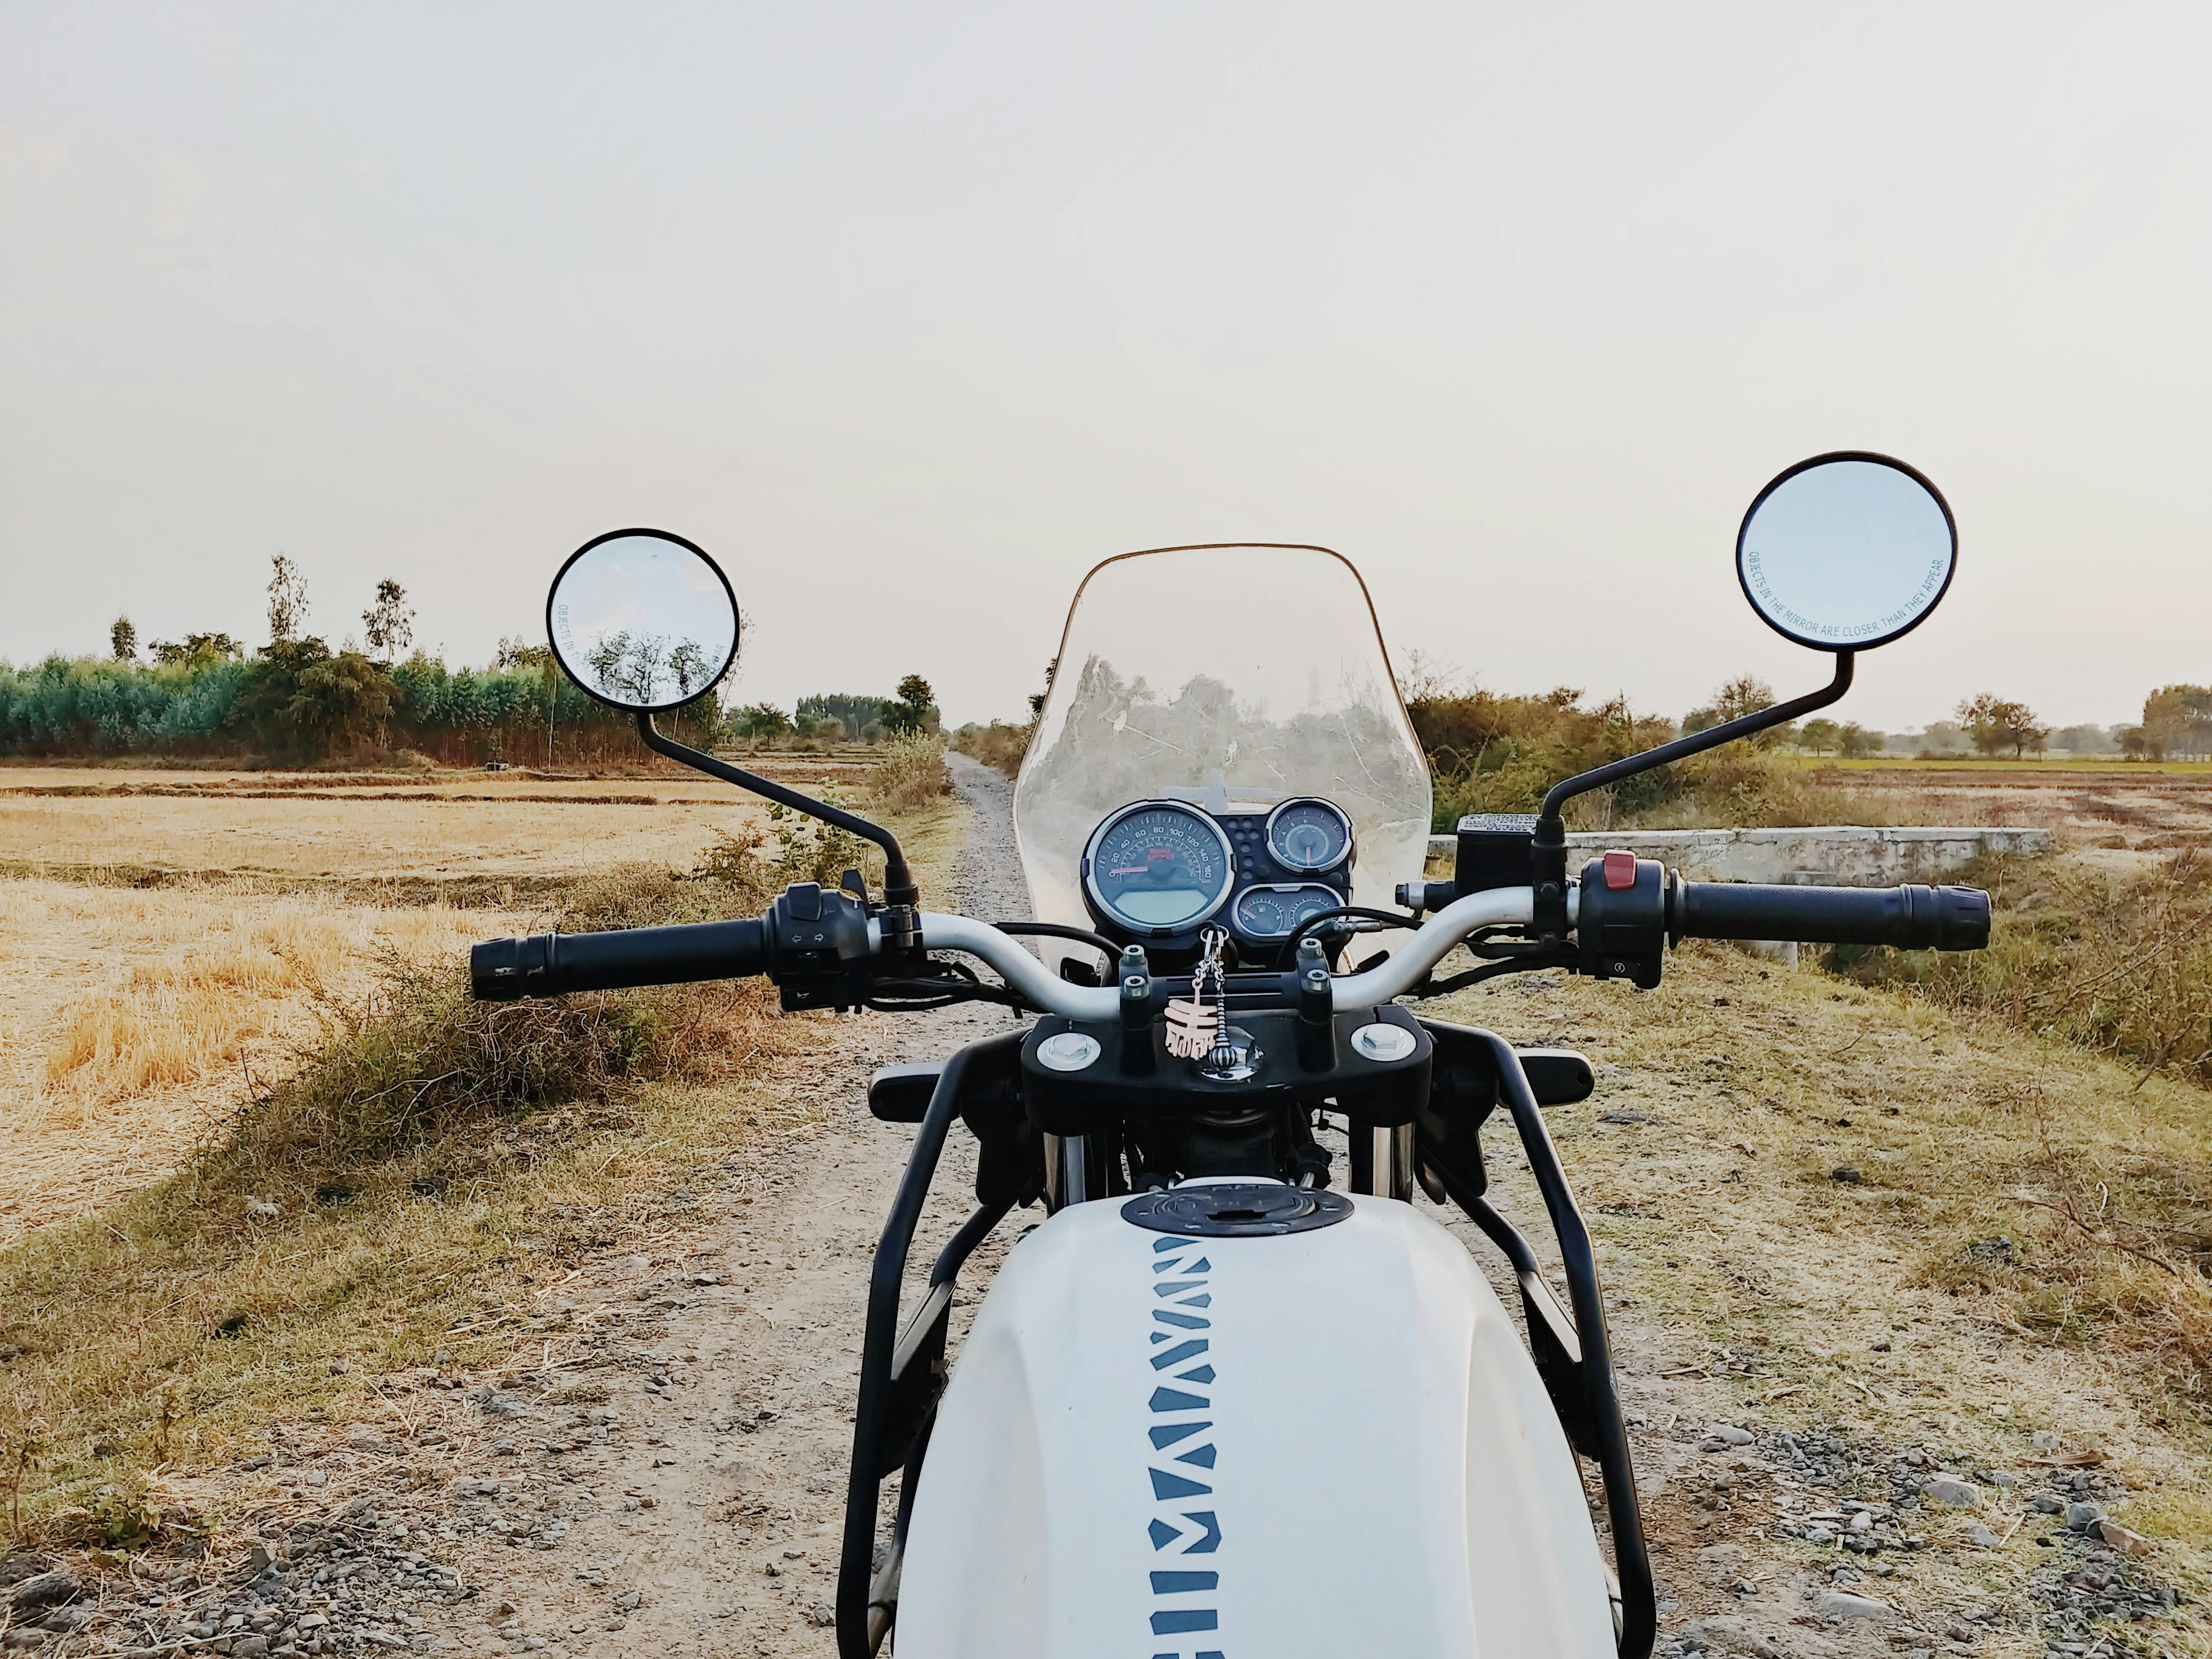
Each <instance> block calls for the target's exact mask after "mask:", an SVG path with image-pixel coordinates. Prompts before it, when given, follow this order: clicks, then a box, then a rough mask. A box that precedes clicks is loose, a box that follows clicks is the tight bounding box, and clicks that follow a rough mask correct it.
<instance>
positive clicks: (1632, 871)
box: [1605, 853, 1636, 893]
mask: <svg viewBox="0 0 2212 1659" xmlns="http://www.w3.org/2000/svg"><path fill="white" fill-rule="evenodd" d="M1605 884H1606V886H1607V889H1608V890H1611V891H1613V892H1615V893H1618V892H1621V891H1624V890H1626V889H1628V888H1631V887H1633V886H1635V885H1636V854H1633V853H1607V854H1606V855H1605Z"/></svg>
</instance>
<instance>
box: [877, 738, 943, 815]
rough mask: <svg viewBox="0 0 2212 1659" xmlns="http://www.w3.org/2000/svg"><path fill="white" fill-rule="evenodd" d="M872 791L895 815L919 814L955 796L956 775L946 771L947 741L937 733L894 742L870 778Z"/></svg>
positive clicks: (885, 746) (890, 744)
mask: <svg viewBox="0 0 2212 1659" xmlns="http://www.w3.org/2000/svg"><path fill="white" fill-rule="evenodd" d="M868 789H869V793H871V794H872V795H873V796H874V797H875V799H876V800H877V801H878V803H880V804H881V805H882V806H883V807H884V810H885V811H891V812H918V811H921V809H922V808H923V807H925V806H929V805H934V804H935V803H936V802H938V801H939V800H942V799H944V798H945V796H947V795H949V794H951V793H952V775H951V773H950V772H948V771H946V770H945V738H943V737H942V736H941V735H940V734H939V733H938V732H912V733H910V734H909V735H908V736H906V737H902V738H892V739H891V741H890V742H889V743H887V744H884V753H883V758H882V759H881V760H879V761H878V762H877V763H876V765H875V769H874V770H873V771H872V772H870V773H869V774H868Z"/></svg>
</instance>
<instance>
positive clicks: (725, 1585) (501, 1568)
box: [425, 755, 1029, 1655]
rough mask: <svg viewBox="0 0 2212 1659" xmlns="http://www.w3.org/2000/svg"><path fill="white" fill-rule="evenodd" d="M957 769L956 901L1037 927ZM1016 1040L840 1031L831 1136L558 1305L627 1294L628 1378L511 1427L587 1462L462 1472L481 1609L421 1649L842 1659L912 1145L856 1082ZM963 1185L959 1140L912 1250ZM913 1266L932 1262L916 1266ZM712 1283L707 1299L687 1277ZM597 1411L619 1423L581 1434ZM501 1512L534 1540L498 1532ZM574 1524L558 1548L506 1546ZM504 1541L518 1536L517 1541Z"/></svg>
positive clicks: (969, 776)
mask: <svg viewBox="0 0 2212 1659" xmlns="http://www.w3.org/2000/svg"><path fill="white" fill-rule="evenodd" d="M951 760H952V763H953V765H954V767H955V776H956V781H957V786H958V787H959V790H960V793H961V794H962V796H963V799H966V800H967V801H968V803H969V805H970V806H971V808H973V809H974V810H973V813H972V817H971V819H970V828H969V835H968V840H967V844H966V847H965V848H964V849H963V855H962V858H961V860H960V864H959V866H958V872H957V876H956V878H955V886H954V891H953V892H952V893H951V895H949V896H947V897H948V898H949V902H948V903H947V904H946V908H954V909H958V910H960V911H962V912H964V913H966V914H969V915H977V916H985V917H1010V916H1022V915H1028V914H1029V904H1028V899H1027V893H1026V890H1025V889H1024V885H1023V884H1022V880H1021V875H1020V869H1019V865H1018V860H1017V858H1016V855H1015V851H1014V844H1013V838H1012V828H1011V824H1010V822H1009V818H1008V813H1007V802H1006V784H1005V781H1003V780H1002V779H1001V778H1000V777H999V775H997V774H995V773H993V772H989V771H987V770H985V769H982V768H981V767H978V766H976V765H975V763H973V762H969V761H966V760H965V759H964V757H960V756H957V755H956V756H953V757H951ZM1013 1023H1014V1016H1012V1014H1010V1013H1009V1012H1006V1011H1004V1010H1001V1009H997V1008H993V1007H970V1008H964V1009H948V1010H945V1011H942V1012H936V1013H932V1014H927V1015H921V1016H915V1015H908V1016H902V1017H896V1018H873V1017H872V1018H865V1019H854V1020H851V1021H848V1022H847V1023H846V1024H843V1025H842V1026H841V1027H836V1028H831V1029H832V1030H836V1032H837V1033H838V1035H840V1036H844V1037H846V1039H847V1040H848V1042H849V1047H848V1048H847V1050H846V1053H845V1054H844V1056H843V1058H842V1061H841V1060H839V1059H837V1058H836V1057H834V1056H833V1057H829V1059H828V1060H827V1062H826V1063H825V1065H824V1066H823V1072H822V1074H821V1076H820V1077H819V1079H818V1082H817V1086H818V1087H819V1088H820V1089H821V1090H822V1091H823V1094H824V1097H825V1100H828V1099H831V1098H833V1097H834V1104H833V1105H832V1106H831V1109H830V1113H829V1121H828V1122H827V1124H826V1126H825V1127H823V1128H822V1129H820V1130H819V1131H818V1132H817V1133H814V1134H812V1135H811V1136H810V1137H808V1138H806V1139H797V1140H791V1141H786V1142H784V1143H782V1144H781V1145H777V1146H769V1147H763V1148H762V1149H761V1150H760V1152H759V1153H758V1155H757V1158H756V1160H755V1163H756V1165H757V1167H756V1168H754V1169H750V1170H745V1171H744V1172H743V1173H741V1174H740V1175H739V1176H738V1179H737V1181H736V1182H734V1194H733V1197H732V1201H731V1202H730V1203H729V1205H728V1206H727V1216H726V1219H725V1220H724V1222H723V1223H722V1224H721V1225H720V1226H718V1227H716V1228H715V1229H714V1231H712V1233H711V1234H710V1235H709V1236H708V1237H705V1238H703V1239H702V1240H700V1241H699V1242H698V1244H697V1248H696V1249H695V1250H694V1251H693V1252H692V1253H691V1254H690V1255H689V1256H688V1257H687V1258H686V1259H685V1260H684V1261H681V1262H680V1263H674V1264H671V1263H647V1262H645V1261H643V1259H642V1258H635V1257H633V1258H629V1259H627V1260H620V1261H611V1262H606V1263H601V1264H597V1265H595V1266H594V1267H592V1269H590V1270H588V1271H587V1272H586V1273H584V1274H583V1275H582V1276H581V1277H580V1278H579V1279H577V1280H576V1281H574V1283H572V1284H570V1285H566V1286H564V1287H563V1288H562V1291H561V1296H562V1299H563V1300H566V1301H568V1302H570V1303H572V1304H574V1305H576V1306H578V1307H583V1306H586V1305H588V1304H596V1303H607V1302H615V1301H621V1300H628V1301H629V1302H630V1303H631V1304H633V1305H634V1306H635V1305H642V1308H643V1309H644V1310H645V1311H644V1313H643V1315H642V1316H638V1317H634V1318H632V1319H630V1320H628V1321H626V1322H624V1323H625V1325H626V1327H627V1328H626V1329H624V1331H623V1334H622V1335H621V1336H620V1337H618V1338H613V1339H611V1345H612V1346H615V1347H617V1348H618V1349H619V1350H620V1351H621V1352H622V1355H623V1365H622V1367H621V1369H619V1370H616V1371H614V1372H612V1373H611V1376H614V1377H615V1378H617V1379H618V1380H617V1381H616V1382H614V1383H612V1385H611V1387H610V1388H609V1389H607V1390H606V1397H605V1399H604V1400H595V1399H583V1400H579V1399H576V1398H574V1396H573V1395H572V1396H570V1397H568V1398H567V1399H565V1400H564V1399H562V1397H561V1395H560V1394H559V1392H558V1391H557V1390H556V1391H555V1392H554V1394H553V1395H550V1396H549V1397H547V1398H546V1399H544V1400H543V1401H537V1402H531V1403H525V1402H523V1401H516V1402H514V1404H515V1406H516V1407H517V1412H516V1415H515V1416H514V1418H513V1419H512V1420H511V1423H510V1424H509V1425H505V1426H508V1427H509V1428H510V1430H511V1432H510V1433H509V1435H508V1436H507V1438H511V1439H512V1440H513V1441H514V1442H515V1443H516V1444H517V1446H518V1448H528V1447H529V1446H531V1445H532V1443H533V1442H536V1441H538V1440H541V1439H544V1438H551V1439H553V1440H554V1441H555V1443H573V1442H578V1441H580V1442H582V1443H583V1444H584V1448H585V1449H580V1450H578V1451H575V1452H571V1453H566V1454H562V1453H552V1454H539V1455H532V1453H531V1452H530V1451H529V1450H527V1449H519V1450H518V1451H517V1452H516V1453H515V1454H514V1455H511V1456H507V1457H495V1458H494V1459H493V1460H492V1461H491V1463H490V1466H489V1467H487V1468H482V1469H480V1470H477V1471H474V1472H465V1473H463V1474H462V1475H461V1483H462V1484H461V1490H462V1491H463V1492H465V1493H466V1492H468V1490H469V1487H470V1485H471V1482H473V1484H475V1485H477V1486H482V1485H483V1484H485V1483H488V1482H489V1483H493V1484H495V1485H496V1486H499V1487H500V1488H501V1491H500V1492H497V1493H495V1494H485V1495H480V1496H474V1495H470V1496H463V1497H462V1498H459V1499H458V1500H456V1501H455V1502H454V1503H453V1508H452V1510H451V1512H450V1513H449V1514H448V1515H447V1516H446V1517H444V1529H445V1530H447V1531H452V1532H456V1533H458V1532H459V1529H460V1528H462V1527H467V1528H471V1534H470V1536H471V1540H472V1545H471V1547H464V1548H462V1549H460V1550H458V1551H455V1552H454V1553H453V1557H452V1559H453V1560H454V1563H455V1565H457V1566H458V1567H459V1572H460V1577H461V1579H462V1580H463V1582H464V1583H474V1584H478V1585H481V1586H482V1592H481V1593H480V1594H479V1595H476V1596H473V1597H471V1598H470V1599H469V1600H466V1601H463V1602H461V1603H460V1604H459V1606H458V1607H453V1608H451V1609H450V1610H448V1609H446V1608H441V1609H440V1610H439V1611H440V1613H441V1614H443V1615H444V1616H443V1617H440V1618H436V1619H427V1620H425V1629H426V1632H428V1633H430V1634H432V1635H434V1636H435V1635H438V1634H444V1635H448V1636H451V1637H453V1638H457V1639H458V1640H459V1642H460V1643H461V1644H462V1645H463V1646H464V1647H465V1648H469V1649H473V1650H485V1651H489V1650H496V1649H500V1648H505V1647H508V1646H512V1645H513V1644H515V1643H516V1642H518V1641H520V1642H522V1643H524V1644H528V1643H529V1642H531V1641H532V1640H543V1641H544V1642H545V1643H546V1644H548V1645H552V1644H559V1647H560V1648H561V1649H562V1650H566V1651H568V1652H572V1653H577V1652H592V1653H629V1652H637V1653H686V1654H690V1653H699V1654H751V1653H760V1654H769V1653H773V1654H778V1655H797V1654H830V1653H834V1652H835V1651H836V1633H835V1632H834V1630H832V1629H831V1628H829V1604H830V1602H831V1601H833V1600H834V1592H835V1586H836V1557H837V1541H838V1534H839V1529H840V1528H841V1526H842V1518H843V1514H844V1485H845V1471H846V1466H847V1462H848V1458H849V1456H850V1454H851V1449H852V1438H851V1437H852V1421H851V1413H852V1407H853V1399H854V1389H855V1386H856V1384H855V1378H856V1376H857V1373H858V1368H859V1359H860V1332H861V1327H862V1324H863V1310H864V1304H865V1300H866V1289H867V1274H868V1268H869V1265H870V1262H871V1261H872V1255H873V1252H874V1249H875V1244H876V1239H877V1237H878V1233H879V1232H880V1231H881V1230H882V1226H883V1218H884V1212H886V1210H887V1209H888V1208H889V1206H890V1196H891V1193H892V1191H893V1189H894V1188H895V1187H896V1182H897V1180H898V1177H899V1174H900V1172H901V1170H902V1169H903V1167H904V1164H905V1162H906V1158H907V1154H908V1148H909V1147H910V1146H911V1144H912V1140H913V1131H912V1130H910V1129H908V1128H905V1127H899V1126H894V1125H886V1124H882V1123H878V1122H877V1121H875V1120H874V1119H872V1118H871V1117H870V1116H868V1115H867V1112H866V1105H865V1100H864V1096H865V1086H866V1078H867V1075H868V1074H869V1073H870V1072H872V1070H873V1069H874V1068H875V1067H876V1066H880V1065H885V1064H890V1063H892V1062H895V1061H902V1060H927V1059H935V1058H939V1057H941V1056H943V1055H945V1054H949V1053H950V1052H951V1050H952V1049H954V1048H957V1047H958V1046H959V1045H961V1044H962V1043H964V1042H972V1041H974V1040H975V1039H976V1038H978V1037H980V1036H987V1035H989V1034H990V1033H992V1032H994V1031H996V1030H1004V1029H1006V1027H1007V1026H1008V1025H1010V1024H1013ZM825 1024H826V1022H825ZM827 1035H829V1033H828V1032H826V1031H825V1036H827ZM972 1178H973V1164H972V1146H970V1145H968V1144H966V1143H965V1138H964V1137H963V1136H961V1135H959V1134H957V1133H956V1135H955V1137H954V1143H953V1144H952V1145H951V1146H950V1147H949V1148H948V1151H947V1155H946V1160H945V1167H944V1169H943V1170H941V1171H940V1175H939V1182H938V1190H937V1193H936V1194H935V1196H934V1197H933V1203H932V1206H931V1211H930V1212H929V1213H928V1215H927V1218H926V1219H925V1220H924V1222H923V1224H922V1231H921V1238H922V1239H923V1240H924V1241H927V1240H929V1239H931V1238H941V1237H943V1236H944V1235H945V1233H946V1232H947V1231H950V1230H951V1227H953V1226H954V1225H957V1222H958V1220H959V1219H960V1218H961V1217H962V1216H963V1214H964V1205H963V1200H964V1199H965V1197H966V1194H967V1189H968V1183H969V1182H970V1181H971V1180H972ZM1012 1231H1014V1230H1013V1229H1012V1228H1009V1229H1007V1230H1006V1235H1007V1236H1008V1237H1011V1235H1012ZM1001 1244H1002V1245H1003V1241H1001ZM997 1254H998V1252H997V1251H996V1250H989V1251H987V1252H986V1253H985V1254H984V1255H983V1256H981V1258H979V1260H978V1261H977V1263H976V1265H975V1267H974V1268H972V1269H971V1270H970V1274H969V1280H968V1282H969V1284H971V1285H980V1284H981V1283H983V1282H985V1281H986V1279H987V1275H988V1273H990V1272H991V1271H992V1270H993V1268H994V1267H995V1265H996V1256H997ZM916 1257H917V1261H919V1262H920V1263H921V1264H922V1265H925V1266H926V1264H927V1259H928V1253H927V1251H926V1250H925V1249H917V1251H916ZM671 1266H672V1267H674V1268H675V1269H676V1270H675V1271H673V1272H671V1271H670V1270H669V1269H670V1268H671ZM709 1277H711V1278H713V1279H717V1280H719V1281H720V1282H718V1283H714V1284H708V1285H702V1284H700V1283H699V1282H697V1281H699V1280H700V1279H704V1278H709ZM671 1304H672V1305H671ZM609 1374H610V1373H599V1375H609ZM586 1392H587V1393H588V1394H596V1393H597V1392H599V1391H598V1390H587V1391H586ZM556 1402H557V1403H556ZM493 1403H495V1404H496V1403H498V1397H497V1396H495V1401H494V1402H493ZM479 1409H481V1407H479ZM600 1413H611V1415H612V1417H613V1419H617V1421H616V1422H609V1423H602V1424H597V1425H595V1424H592V1423H590V1422H588V1421H586V1422H583V1423H581V1424H580V1425H579V1424H578V1423H577V1419H588V1418H590V1417H592V1416H594V1415H598V1414H600ZM564 1425H574V1426H564ZM594 1431H599V1433H595V1432H594ZM601 1434H603V1436H604V1437H603V1438H602V1437H600V1435H601ZM563 1436H565V1437H567V1438H566V1439H565V1440H564V1439H563V1438H562V1437H563ZM502 1512H504V1513H506V1514H508V1515H512V1516H520V1517H521V1518H522V1519H523V1520H524V1522H525V1525H523V1526H517V1525H515V1522H513V1520H509V1521H505V1522H495V1520H494V1518H493V1517H495V1516H497V1515H499V1514H501V1513H502ZM426 1518H429V1519H432V1520H433V1525H432V1528H431V1530H432V1532H433V1533H434V1534H435V1532H436V1531H437V1530H438V1529H439V1528H438V1527H437V1525H436V1524H435V1517H426ZM564 1518H565V1519H567V1520H568V1522H569V1524H568V1526H567V1527H566V1528H565V1529H564V1533H563V1535H562V1538H561V1541H560V1547H559V1548H558V1549H557V1551H551V1552H548V1553H530V1552H527V1551H526V1550H525V1549H520V1548H517V1547H513V1545H520V1544H521V1543H523V1542H524V1541H525V1540H526V1539H528V1541H531V1542H536V1541H539V1539H542V1538H543V1536H544V1531H545V1529H546V1528H547V1526H548V1524H549V1522H555V1521H558V1520H561V1519H564ZM495 1524H505V1525H507V1526H509V1527H510V1528H512V1530H511V1531H510V1532H509V1534H508V1539H509V1540H511V1541H512V1543H509V1542H507V1541H501V1539H500V1535H499V1534H498V1533H496V1532H495V1531H489V1530H488V1528H490V1527H491V1526H493V1525H495ZM532 1530H534V1531H536V1532H537V1534H538V1537H537V1538H530V1537H529V1533H530V1531H532ZM440 1542H444V1541H443V1540H440ZM507 1608H511V1609H513V1611H511V1612H508V1611H505V1609H507ZM502 1631H504V1632H506V1633H505V1634H502V1633H501V1632H502Z"/></svg>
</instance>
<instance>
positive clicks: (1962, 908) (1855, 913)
mask: <svg viewBox="0 0 2212 1659" xmlns="http://www.w3.org/2000/svg"><path fill="white" fill-rule="evenodd" d="M1673 931H1674V933H1676V934H1677V935H1678V936H1680V937H1682V938H1686V939H1795V940H1796V941H1798V942H1799V943H1801V944H1805V945H1895V946H1897V947H1898V948H1899V950H1904V951H1978V950H1980V949H1981V948H1982V947H1983V946H1984V945H1987V944H1988V943H1989V942H1990V896H1989V895H1988V894H1987V893H1985V892H1984V891H1982V890H1981V889H1980V888H1978V887H1912V886H1906V887H1764V886H1760V885H1759V884H1755V883H1753V882H1739V881H1686V882H1684V883H1683V884H1682V886H1681V896H1680V899H1679V900H1678V901H1677V903H1676V909H1675V915H1674V930H1673Z"/></svg>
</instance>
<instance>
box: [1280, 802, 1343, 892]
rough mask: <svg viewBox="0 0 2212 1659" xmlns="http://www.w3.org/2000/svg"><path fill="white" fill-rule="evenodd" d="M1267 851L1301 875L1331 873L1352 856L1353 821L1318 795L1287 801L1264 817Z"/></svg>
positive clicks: (1288, 868) (1287, 867)
mask: <svg viewBox="0 0 2212 1659" xmlns="http://www.w3.org/2000/svg"><path fill="white" fill-rule="evenodd" d="M1267 852H1268V854H1269V856H1271V857H1272V858H1273V860H1275V862H1276V863H1278V864H1279V865H1281V866H1283V868H1285V870H1296V871H1297V872H1299V873H1300V874H1301V875H1318V874H1320V872H1322V871H1323V870H1334V869H1335V868H1336V866H1338V865H1340V864H1341V863H1343V862H1344V861H1345V860H1346V859H1347V858H1349V857H1350V856H1351V855H1352V820H1351V819H1350V818H1347V817H1345V816H1344V814H1343V813H1342V812H1341V811H1338V810H1337V808H1336V807H1335V806H1334V805H1333V804H1331V803H1330V802H1328V801H1325V800H1323V799H1321V798H1320V797H1319V796H1317V795H1304V796H1301V797H1299V798H1298V799H1296V800H1286V801H1285V802H1284V803H1283V804H1282V805H1280V806H1278V807H1277V808H1276V809H1275V810H1274V811H1272V812H1270V813H1268V814H1267Z"/></svg>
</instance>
